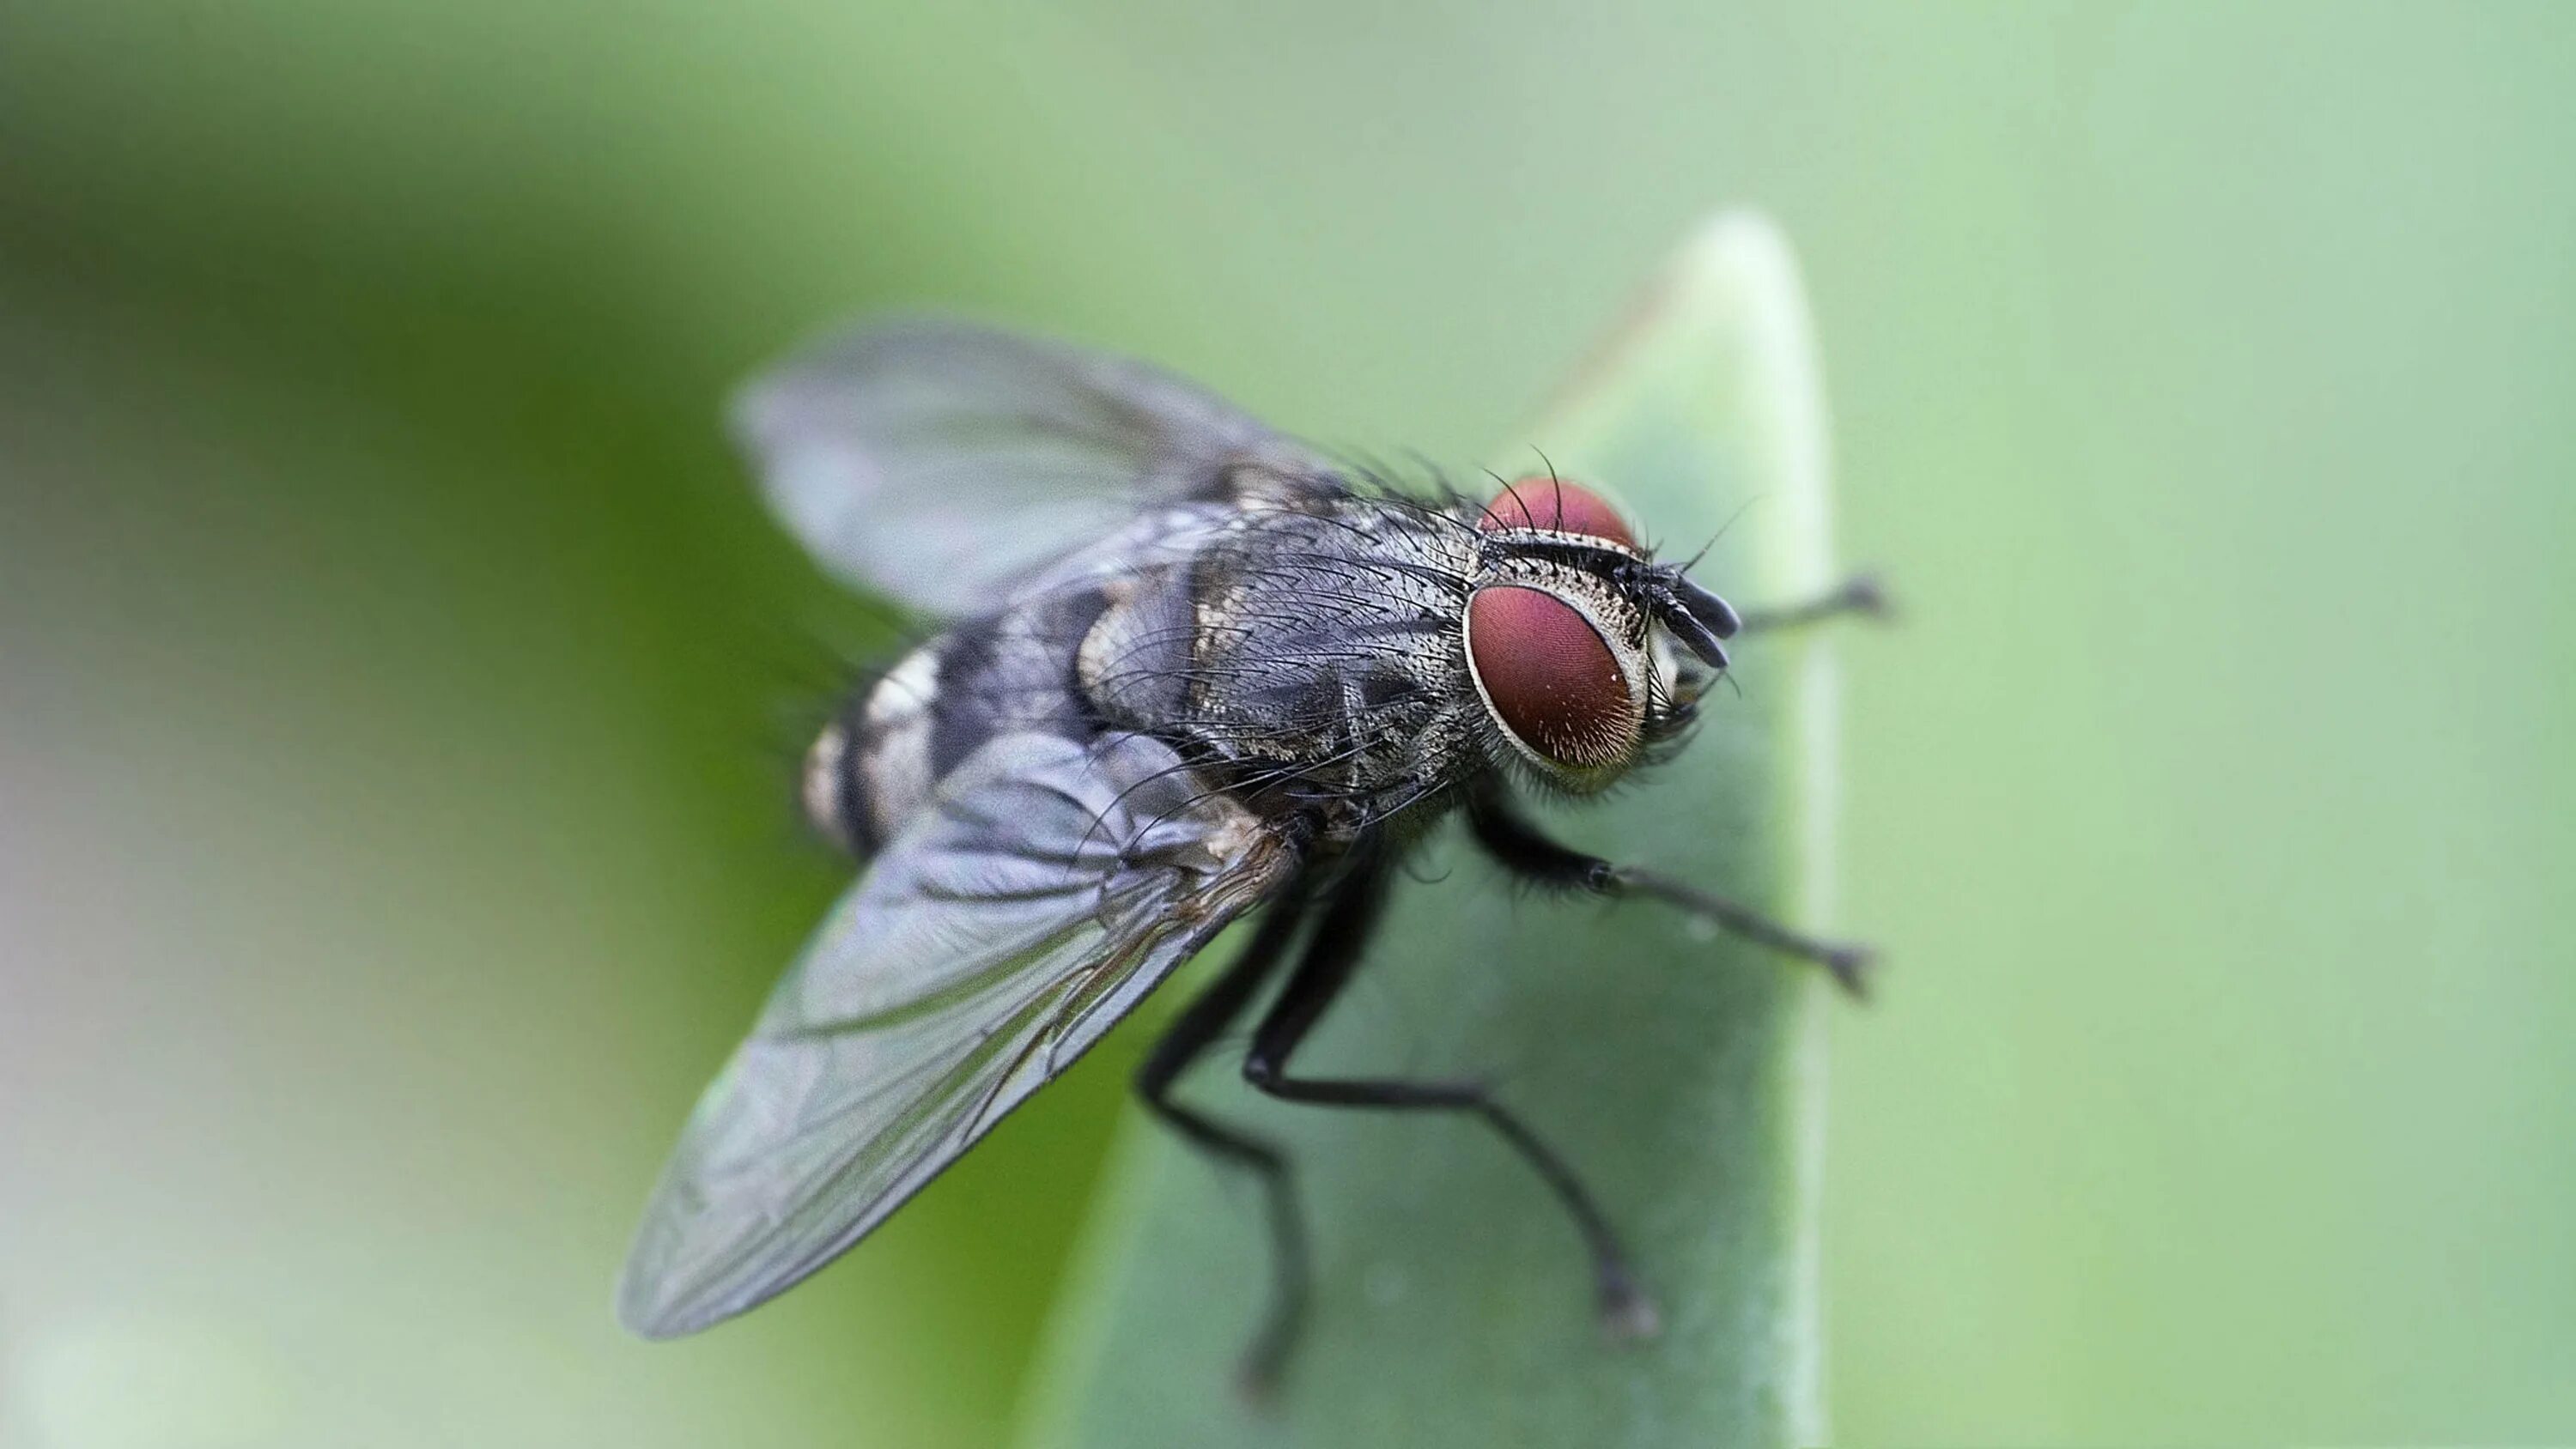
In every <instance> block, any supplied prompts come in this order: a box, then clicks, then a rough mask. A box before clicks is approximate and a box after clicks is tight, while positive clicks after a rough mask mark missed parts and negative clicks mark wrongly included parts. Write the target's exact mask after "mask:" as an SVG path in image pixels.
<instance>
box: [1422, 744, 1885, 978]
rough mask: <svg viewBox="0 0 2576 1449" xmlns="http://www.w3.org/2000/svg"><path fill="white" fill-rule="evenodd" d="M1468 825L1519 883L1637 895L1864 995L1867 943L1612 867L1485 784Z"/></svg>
mask: <svg viewBox="0 0 2576 1449" xmlns="http://www.w3.org/2000/svg"><path fill="white" fill-rule="evenodd" d="M1467 825H1468V828H1469V829H1470V830H1472V831H1473V832H1474V833H1475V836H1476V843H1477V844H1479V845H1482V846H1483V847H1484V848H1485V852H1486V854H1488V855H1491V856H1492V857H1493V858H1494V859H1496V860H1498V861H1500V862H1502V865H1503V868H1504V869H1505V870H1508V871H1510V872H1512V873H1513V874H1514V875H1517V876H1519V877H1521V878H1522V879H1524V880H1529V881H1534V882H1536V883H1537V884H1539V885H1543V886H1552V887H1555V888H1557V889H1560V890H1583V891H1590V892H1592V893H1593V894H1594V895H1600V896H1613V897H1617V896H1644V897H1647V898H1649V899H1652V900H1659V901H1663V902H1665V903H1666V904H1668V905H1674V906H1679V907H1680V908H1681V909H1683V910H1685V911H1688V912H1690V913H1691V914H1692V915H1694V916H1697V917H1699V918H1700V919H1702V920H1704V921H1707V922H1709V923H1710V924H1712V925H1715V926H1719V927H1722V928H1724V929H1726V930H1729V931H1733V932H1734V933H1735V934H1737V935H1739V936H1742V937H1743V938H1744V939H1746V940H1748V941H1752V942H1755V943H1757V944H1760V945H1764V946H1768V947H1770V948H1771V949H1772V950H1774V951H1778V952H1780V953H1781V954H1783V955H1786V956H1794V957H1796V958H1798V959H1799V960H1801V961H1811V962H1814V963H1815V964H1816V965H1819V966H1822V967H1824V968H1825V970H1827V971H1828V972H1831V973H1832V975H1833V978H1834V980H1835V981H1836V982H1837V983H1838V984H1840V985H1841V987H1842V988H1843V990H1845V991H1847V992H1850V993H1851V994H1852V995H1853V996H1855V997H1865V996H1867V995H1868V994H1869V968H1870V962H1871V956H1870V950H1869V948H1868V947H1866V946H1855V945H1849V944H1845V943H1842V942H1837V941H1820V940H1817V939H1816V938H1815V937H1813V936H1807V935H1802V934H1800V933H1799V932H1797V931H1793V930H1791V929H1789V928H1788V927H1787V926H1784V925H1781V924H1780V923H1779V922H1777V921H1774V920H1772V919H1771V918H1770V917H1768V916H1766V915H1763V914H1762V913H1761V912H1760V911H1757V910H1754V909H1753V908H1752V907H1750V906H1746V905H1742V904H1739V903H1737V902H1735V901H1730V900H1728V899H1726V898H1725V897H1724V896H1719V895H1712V894H1710V893H1709V892H1707V891H1704V890H1700V889H1699V888H1697V887H1695V886H1689V885H1684V884H1683V883H1682V882H1680V881H1676V880H1669V879H1666V878H1665V877H1663V876H1660V875H1657V874H1655V873H1654V872H1652V871H1648V870H1640V869H1638V868H1637V867H1635V866H1626V865H1613V864H1611V863H1610V862H1609V861H1606V860H1603V859H1602V858H1601V857H1599V856H1597V855H1586V854H1584V853H1583V852H1581V851H1579V850H1575V849H1572V848H1570V847H1567V846H1564V845H1560V844H1558V843H1557V842H1555V841H1554V840H1551V839H1549V838H1548V837H1547V836H1546V835H1544V834H1542V833H1541V832H1540V831H1539V828H1538V827H1537V826H1535V825H1532V824H1531V823H1530V822H1529V821H1528V820H1526V819H1524V818H1522V816H1521V815H1520V813H1519V812H1518V811H1516V810H1514V809H1513V808H1512V806H1511V802H1510V801H1508V800H1506V799H1505V798H1504V797H1503V794H1502V792H1501V791H1500V790H1499V789H1493V788H1487V789H1484V790H1480V791H1478V792H1476V793H1475V794H1473V795H1471V796H1469V797H1468V801H1467Z"/></svg>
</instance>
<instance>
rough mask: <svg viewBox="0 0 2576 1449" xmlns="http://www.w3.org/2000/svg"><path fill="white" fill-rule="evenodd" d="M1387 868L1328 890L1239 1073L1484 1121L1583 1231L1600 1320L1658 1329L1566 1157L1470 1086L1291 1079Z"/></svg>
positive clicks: (1347, 1101)
mask: <svg viewBox="0 0 2576 1449" xmlns="http://www.w3.org/2000/svg"><path fill="white" fill-rule="evenodd" d="M1387 874H1388V873H1387V870H1386V867H1385V866H1384V865H1383V864H1382V863H1375V862H1372V863H1369V864H1366V865H1364V866H1362V867H1361V868H1360V870H1359V871H1357V872H1356V873H1355V874H1353V875H1351V876H1350V877H1349V878H1347V879H1346V880H1345V881H1344V882H1343V884H1342V885H1341V887H1340V888H1339V889H1338V890H1337V891H1336V892H1335V893H1334V895H1333V896H1332V898H1331V900H1330V901H1329V902H1328V903H1327V904H1326V906H1325V907H1324V910H1323V916H1322V919H1321V920H1320V921H1318V922H1317V924H1316V926H1315V934H1314V936H1313V937H1312V938H1311V939H1310V940H1308V942H1307V943H1306V952H1305V955H1304V956H1303V957H1301V958H1300V959H1299V961H1298V963H1297V969H1296V971H1295V972H1294V973H1293V974H1292V975H1290V976H1289V978H1288V984H1287V985H1286V986H1285V987H1283V988H1281V990H1280V993H1279V999H1278V1000H1277V1001H1276V1002H1274V1003H1272V1005H1271V1008H1270V1011H1269V1014H1268V1015H1266V1016H1264V1017H1263V1018H1262V1020H1261V1025H1260V1026H1259V1027H1258V1028H1256V1029H1255V1030H1254V1032H1253V1037H1252V1050H1251V1051H1250V1052H1249V1053H1247V1054H1246V1055H1245V1056H1244V1059H1243V1077H1244V1080H1245V1081H1247V1082H1250V1083H1251V1084H1252V1085H1253V1086H1254V1087H1255V1088H1257V1089H1259V1090H1261V1091H1263V1092H1266V1093H1268V1094H1269V1095H1271V1096H1273V1097H1278V1098H1281V1099H1283V1100H1286V1101H1291V1102H1306V1103H1310V1104H1313V1105H1315V1106H1321V1107H1358V1108H1368V1109H1375V1110H1380V1111H1399V1112H1467V1113H1472V1114H1474V1115H1475V1116H1477V1117H1478V1118H1480V1119H1482V1120H1483V1121H1484V1122H1485V1123H1486V1125H1488V1126H1490V1127H1492V1128H1493V1129H1494V1131H1495V1132H1496V1133H1497V1134H1499V1135H1500V1136H1501V1137H1502V1139H1503V1141H1504V1142H1505V1143H1506V1144H1508V1145H1509V1146H1510V1147H1511V1149H1512V1150H1513V1151H1514V1152H1517V1153H1519V1154H1520V1155H1521V1158H1522V1160H1523V1161H1525V1162H1527V1163H1528V1164H1529V1165H1530V1167H1531V1168H1532V1169H1533V1170H1534V1171H1536V1172H1537V1173H1538V1175H1539V1177H1540V1179H1541V1180H1542V1181H1544V1182H1545V1183H1546V1184H1547V1187H1548V1190H1549V1191H1550V1192H1552V1193H1554V1194H1556V1199H1557V1201H1558V1202H1559V1203H1561V1204H1562V1205H1563V1206H1564V1208H1565V1211H1566V1213H1567V1214H1568V1215H1569V1216H1571V1217H1572V1218H1573V1219H1574V1225H1575V1228H1576V1230H1577V1231H1579V1232H1581V1233H1582V1235H1583V1242H1584V1246H1585V1247H1586V1248H1587V1249H1588V1250H1589V1251H1590V1253H1591V1256H1592V1276H1593V1283H1594V1287H1595V1290H1596V1293H1597V1295H1598V1301H1599V1303H1600V1307H1601V1319H1602V1322H1603V1324H1604V1325H1605V1326H1606V1327H1608V1328H1609V1329H1610V1331H1611V1332H1613V1333H1615V1334H1617V1335H1619V1336H1620V1337H1623V1338H1645V1337H1650V1336H1652V1335H1653V1334H1654V1333H1655V1331H1656V1330H1657V1328H1658V1326H1659V1324H1660V1319H1659V1318H1658V1316H1657V1314H1656V1312H1655V1305H1654V1303H1653V1301H1652V1300H1651V1299H1649V1298H1648V1297H1647V1296H1646V1294H1645V1293H1644V1291H1643V1290H1641V1289H1640V1288H1639V1287H1638V1286H1637V1280H1636V1275H1635V1274H1633V1273H1632V1272H1630V1271H1629V1268H1628V1261H1627V1255H1626V1253H1625V1252H1624V1251H1622V1249H1621V1248H1620V1246H1619V1238H1618V1235H1617V1234H1616V1233H1614V1232H1612V1231H1611V1228H1610V1224H1609V1220H1608V1219H1607V1218H1605V1217H1603V1216H1602V1213H1601V1209H1600V1207H1599V1206H1598V1205H1597V1204H1595V1203H1594V1201H1593V1199H1592V1194H1591V1192H1590V1191H1589V1190H1587V1189H1586V1188H1585V1187H1584V1185H1583V1183H1582V1180H1581V1179H1580V1178H1578V1177H1576V1176H1575V1174H1574V1170H1573V1169H1572V1168H1571V1167H1569V1166H1567V1165H1566V1162H1565V1159H1563V1158H1561V1157H1559V1156H1557V1154H1556V1152H1555V1151H1554V1150H1553V1149H1551V1148H1550V1147H1549V1146H1548V1145H1547V1144H1546V1143H1545V1142H1543V1141H1541V1140H1540V1139H1539V1137H1538V1135H1537V1134H1535V1133H1533V1132H1531V1131H1530V1129H1529V1128H1528V1127H1527V1126H1526V1125H1524V1124H1523V1123H1522V1121H1521V1120H1520V1118H1519V1117H1517V1116H1515V1115H1513V1114H1512V1113H1511V1112H1510V1111H1509V1110H1508V1109H1506V1108H1505V1107H1503V1105H1502V1104H1501V1103H1498V1102H1496V1101H1494V1100H1493V1098H1492V1097H1491V1096H1489V1095H1488V1094H1487V1092H1486V1089H1485V1088H1484V1086H1483V1085H1482V1084H1480V1083H1476V1082H1417V1081H1397V1080H1389V1079H1383V1078H1357V1079H1353V1078H1334V1079H1322V1078H1313V1077H1293V1076H1290V1075H1289V1074H1288V1061H1289V1058H1290V1057H1292V1056H1293V1055H1295V1053H1296V1051H1297V1047H1298V1045H1299V1043H1301V1042H1303V1041H1304V1040H1305V1039H1306V1034H1307V1033H1308V1032H1309V1031H1311V1030H1313V1029H1314V1027H1315V1024H1316V1023H1317V1022H1319V1021H1321V1020H1322V1019H1323V1016H1324V1013H1325V1011H1326V1010H1327V1009H1328V1008H1330V1007H1331V1006H1332V1004H1333V1000H1334V998H1335V997H1337V996H1339V995H1340V994H1341V990H1342V988H1343V987H1344V986H1345V985H1347V984H1348V983H1349V981H1350V979H1351V972H1352V969H1353V968H1354V967H1355V966H1357V965H1358V963H1359V959H1360V952H1361V949H1362V948H1363V947H1364V946H1365V945H1366V944H1367V942H1368V937H1369V935H1370V933H1371V932H1372V931H1373V930H1374V929H1375V927H1376V925H1377V922H1378V917H1379V912H1380V909H1381V908H1382V907H1383V905H1384V904H1385V900H1386V888H1387Z"/></svg>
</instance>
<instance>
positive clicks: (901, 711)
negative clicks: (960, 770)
mask: <svg viewBox="0 0 2576 1449" xmlns="http://www.w3.org/2000/svg"><path fill="white" fill-rule="evenodd" d="M1105 602H1106V601H1105V600H1104V598H1103V597H1102V594H1101V592H1100V591H1098V590H1076V591H1069V592H1067V593H1065V594H1062V595H1058V596H1056V597H1053V598H1049V599H1042V600H1038V601H1035V602H1032V603H1029V604H1025V605H1022V606H1021V607H1019V608H1016V609H1013V610H1010V611H1008V612H1005V613H1001V614H996V615H992V616H988V617H986V618H982V619H976V620H971V621H969V622H967V623H964V624H960V625H958V626H957V627H956V628H954V629H951V630H949V631H948V632H947V633H945V634H942V635H940V636H939V637H938V638H936V639H933V640H931V641H930V642H929V643H926V644H924V645H922V646H921V647H920V648H918V649H915V650H913V651H912V652H911V653H910V654H907V655H905V656H904V657H903V658H902V659H900V660H898V661H896V663H895V665H894V667H893V668H891V669H889V670H887V671H886V672H885V673H884V674H883V675H881V676H879V677H878V678H877V680H876V681H875V682H874V683H873V684H870V685H869V686H867V687H866V688H864V689H861V690H859V691H857V692H856V693H855V694H854V695H853V696H852V697H851V699H850V702H849V703H848V704H847V705H845V706H844V707H843V708H842V710H841V712H840V714H839V715H838V716H837V717H836V718H834V719H833V721H832V722H831V723H830V724H828V725H826V726H825V727H824V729H823V732H822V734H821V735H819V736H818V737H817V738H816V739H815V741H814V744H813V746H812V747H811V748H810V749H808V750H807V751H806V755H805V772H804V791H803V793H804V805H805V814H806V817H807V819H808V820H810V821H811V822H812V823H813V825H814V827H815V829H817V830H819V831H821V832H822V833H823V834H824V835H825V836H827V837H829V838H830V839H832V840H834V841H837V842H839V843H840V844H841V845H842V846H844V847H845V848H847V849H848V850H850V851H851V852H852V853H853V854H857V855H868V854H871V853H873V852H874V851H875V850H876V849H877V848H878V847H880V846H882V845H884V844H885V843H886V842H887V841H888V840H891V839H892V838H894V836H895V835H896V834H897V833H899V832H900V831H901V830H902V829H903V828H904V826H905V825H906V824H908V823H909V822H910V821H911V820H912V819H913V817H914V816H916V815H918V814H920V813H921V810H922V808H923V807H924V806H925V805H927V804H928V803H929V802H930V799H931V796H932V795H933V794H934V793H935V792H936V791H937V789H938V787H939V782H940V781H941V780H943V779H945V778H947V776H948V774H949V772H951V771H953V770H955V769H956V768H957V767H958V766H959V765H961V764H964V763H965V762H966V760H967V758H968V757H969V756H971V755H973V754H974V753H975V752H976V751H977V750H978V749H980V748H982V747H983V745H984V743H985V742H986V741H988V740H991V739H993V738H994V737H995V736H997V735H1004V734H1014V733H1043V734H1052V735H1055V736H1057V737H1059V738H1062V739H1069V740H1086V739H1089V738H1090V737H1091V736H1092V735H1093V734H1094V733H1095V732H1096V727H1097V726H1096V720H1095V717H1094V715H1093V713H1092V712H1091V711H1090V710H1089V709H1087V708H1086V707H1085V705H1084V702H1083V700H1082V698H1081V697H1080V694H1079V692H1078V686H1077V684H1076V681H1075V675H1074V658H1075V655H1076V654H1077V653H1078V652H1079V650H1080V649H1081V647H1082V640H1083V636H1084V634H1085V633H1086V632H1087V631H1088V630H1089V629H1090V628H1091V626H1092V623H1093V621H1095V620H1096V619H1097V618H1098V617H1099V616H1100V612H1101V609H1102V608H1103V606H1104V604H1105Z"/></svg>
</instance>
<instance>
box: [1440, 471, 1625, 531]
mask: <svg viewBox="0 0 2576 1449" xmlns="http://www.w3.org/2000/svg"><path fill="white" fill-rule="evenodd" d="M1476 527H1477V528H1479V529H1481V530H1483V531H1484V532H1486V533H1491V532H1493V531H1494V530H1495V529H1498V528H1545V529H1552V530H1554V531H1555V532H1558V533H1581V534H1589V535H1590V536H1592V537H1594V538H1606V539H1608V540H1610V541H1611V542H1612V543H1615V544H1619V545H1622V546H1623V547H1627V548H1635V547H1636V546H1637V536H1636V535H1635V534H1633V533H1630V532H1629V531H1628V521H1627V520H1626V519H1624V518H1621V517H1620V516H1619V510H1617V509H1615V508H1613V507H1611V506H1610V505H1609V504H1608V503H1606V502H1604V501H1603V500H1602V497H1601V495H1600V494H1598V493H1595V492H1593V491H1592V490H1591V489H1589V488H1586V487H1584V486H1583V485H1582V484H1580V483H1568V482H1566V481H1564V480H1563V479H1559V478H1523V479H1522V480H1520V481H1519V482H1517V483H1512V484H1508V485H1506V486H1505V487H1504V489H1503V491H1502V492H1501V493H1500V494H1498V495H1496V496H1495V498H1494V501H1493V502H1492V503H1489V504H1487V505H1486V506H1485V512H1484V516H1483V517H1481V518H1479V519H1477V520H1476Z"/></svg>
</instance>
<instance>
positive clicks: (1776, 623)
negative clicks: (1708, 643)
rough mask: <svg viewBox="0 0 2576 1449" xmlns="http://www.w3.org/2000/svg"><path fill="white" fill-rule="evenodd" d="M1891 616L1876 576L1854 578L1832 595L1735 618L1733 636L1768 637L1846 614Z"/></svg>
mask: <svg viewBox="0 0 2576 1449" xmlns="http://www.w3.org/2000/svg"><path fill="white" fill-rule="evenodd" d="M1891 612H1893V609H1892V607H1891V606H1890V605H1889V603H1888V601H1887V592H1886V590H1884V589H1882V588H1880V587H1879V584H1878V578H1877V576H1876V575H1873V574H1854V575H1852V576H1851V577H1850V578H1848V579H1845V580H1843V582H1842V584H1841V586H1840V587H1838V588H1836V589H1835V590H1834V591H1833V592H1831V593H1829V594H1823V595H1820V596H1818V597H1816V598H1812V599H1809V600H1807V601H1805V602H1804V603H1798V604H1791V605H1788V606H1787V607H1785V608H1778V609H1748V610H1746V611H1744V612H1743V613H1742V614H1740V615H1738V616H1737V617H1738V618H1740V619H1741V620H1742V621H1743V623H1742V625H1741V627H1740V628H1738V629H1737V631H1736V632H1737V633H1739V634H1767V633H1772V632H1775V631H1777V630H1781V629H1796V628H1800V627H1802V626H1804V625H1808V624H1814V623H1819V622H1821V621H1823V620H1826V619H1833V618H1839V617H1841V616H1843V615H1845V614H1858V615H1861V616H1863V617H1865V618H1871V619H1884V618H1886V617H1887V616H1888V615H1889V614H1890V613H1891Z"/></svg>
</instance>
